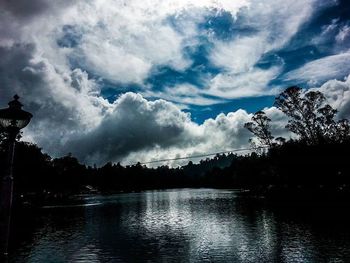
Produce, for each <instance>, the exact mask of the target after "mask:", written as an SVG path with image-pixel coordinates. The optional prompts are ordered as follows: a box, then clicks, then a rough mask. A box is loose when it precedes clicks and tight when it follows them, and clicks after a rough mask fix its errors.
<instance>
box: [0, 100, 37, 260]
mask: <svg viewBox="0 0 350 263" xmlns="http://www.w3.org/2000/svg"><path fill="white" fill-rule="evenodd" d="M13 98H14V100H12V101H10V102H9V103H8V105H9V107H8V108H5V109H0V126H1V127H2V129H3V130H4V132H5V133H6V139H7V141H8V153H7V154H8V155H7V163H6V165H7V167H6V172H5V174H4V175H3V176H2V178H1V179H2V180H1V188H0V189H1V192H0V224H1V225H0V235H1V236H0V241H1V244H0V247H1V253H2V254H3V255H7V254H8V243H9V235H10V221H11V207H12V197H13V158H14V151H15V142H16V137H17V135H18V134H19V132H20V130H21V129H22V128H24V127H26V126H27V125H28V123H29V122H30V119H31V118H32V116H33V115H32V114H31V113H29V112H26V111H24V110H22V106H23V105H22V103H20V102H19V101H18V99H19V97H18V95H15V96H14V97H13Z"/></svg>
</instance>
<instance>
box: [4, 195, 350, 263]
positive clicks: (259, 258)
mask: <svg viewBox="0 0 350 263" xmlns="http://www.w3.org/2000/svg"><path fill="white" fill-rule="evenodd" d="M85 202H86V205H84V206H77V205H72V206H68V207H47V208H45V209H42V210H41V211H39V212H36V214H35V215H28V216H27V217H26V218H25V217H21V218H17V222H16V224H17V226H16V228H15V230H14V231H13V233H14V235H15V238H14V240H12V252H11V255H10V260H9V261H10V262H21V263H23V262H45V263H50V262H55V263H58V262H80V263H83V262H89V263H90V262H350V238H349V237H350V236H349V234H350V228H349V226H348V221H347V219H345V218H344V217H342V213H340V214H339V213H337V211H333V212H334V214H332V213H333V212H332V211H328V210H327V209H326V210H325V208H321V209H319V208H317V209H315V211H310V208H307V209H300V207H294V208H287V209H283V210H281V209H279V208H268V207H266V206H264V205H262V204H256V203H255V202H251V201H247V200H244V199H242V198H239V197H238V194H237V192H235V191H229V190H212V189H197V190H193V189H183V190H169V191H148V192H142V193H130V194H118V195H112V196H91V197H86V200H85ZM340 210H341V209H340Z"/></svg>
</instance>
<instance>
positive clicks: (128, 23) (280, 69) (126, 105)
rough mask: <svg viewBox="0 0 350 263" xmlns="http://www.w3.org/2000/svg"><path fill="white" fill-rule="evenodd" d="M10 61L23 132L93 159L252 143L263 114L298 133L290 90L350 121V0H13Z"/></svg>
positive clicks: (3, 37)
mask: <svg viewBox="0 0 350 263" xmlns="http://www.w3.org/2000/svg"><path fill="white" fill-rule="evenodd" d="M0 58H1V59H0V105H1V107H5V106H6V103H7V102H8V101H9V100H10V99H11V98H12V96H13V95H14V94H16V93H17V94H18V95H19V96H20V97H21V101H22V103H23V104H24V105H25V106H24V109H25V110H27V111H30V112H31V113H33V115H34V117H33V119H32V121H31V123H30V125H29V126H28V127H27V128H26V129H25V130H24V134H23V135H24V136H23V139H24V140H27V141H31V142H33V143H36V144H38V146H39V147H41V148H42V149H43V151H44V152H46V153H48V154H50V155H52V156H53V157H59V156H63V155H66V154H67V153H72V154H73V155H74V156H76V157H78V159H79V160H80V161H81V162H83V163H85V164H89V165H92V164H97V165H102V164H104V163H106V162H108V161H111V162H121V163H122V164H132V163H136V162H138V161H140V162H147V161H152V160H158V159H164V158H166V159H167V158H176V157H182V156H188V155H198V154H203V153H204V154H205V153H212V152H221V151H229V150H232V149H239V148H245V147H247V146H249V143H248V140H249V138H250V137H251V134H250V133H249V131H247V130H246V129H244V127H243V126H244V123H245V122H247V121H249V120H250V118H251V116H252V113H254V112H256V111H258V110H261V109H264V110H265V111H266V113H267V114H268V116H269V117H270V118H271V119H272V133H273V135H274V136H276V137H277V136H284V137H286V138H287V139H288V138H290V136H291V134H290V133H288V131H286V130H285V128H284V126H285V124H286V121H287V120H286V118H285V116H284V115H283V114H282V113H281V112H280V111H279V110H278V109H276V108H275V107H273V102H274V98H275V96H276V95H277V94H279V92H281V91H282V90H283V89H285V88H287V87H288V86H291V85H299V86H300V87H303V88H305V90H307V89H315V90H320V91H322V92H323V93H324V94H325V95H326V97H327V100H328V102H329V103H330V104H331V105H332V106H334V107H335V108H337V109H338V111H339V113H338V116H337V117H338V118H349V117H350V90H349V89H350V78H349V77H348V76H349V75H350V3H349V1H346V0H322V1H320V0H271V1H263V0H201V1H198V0H84V1H83V0H77V1H70V0H56V1H50V0H32V1H26V0H11V1H10V0H0ZM183 162H184V161H183ZM186 162H187V161H186ZM167 164H169V165H176V164H181V163H179V162H176V163H175V162H170V163H167Z"/></svg>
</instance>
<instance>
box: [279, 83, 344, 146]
mask: <svg viewBox="0 0 350 263" xmlns="http://www.w3.org/2000/svg"><path fill="white" fill-rule="evenodd" d="M325 101H326V98H325V96H324V95H323V94H322V93H321V92H320V91H309V92H307V93H303V92H302V89H301V88H299V87H297V86H292V87H289V88H287V89H286V90H285V91H283V92H282V93H281V94H280V95H279V96H277V97H276V99H275V104H274V105H275V106H276V107H277V108H279V109H280V110H281V111H282V112H283V113H285V114H286V115H287V116H288V117H289V120H288V124H287V126H286V128H287V129H289V130H290V131H292V132H294V133H295V134H297V135H299V136H300V139H301V140H303V141H305V142H306V143H308V144H316V143H319V142H320V141H323V140H327V141H335V140H337V137H339V132H340V131H342V132H343V133H344V132H346V130H347V127H348V124H347V122H345V121H343V120H342V121H338V122H336V121H335V120H334V118H335V116H336V113H337V110H335V109H333V108H332V107H331V106H330V105H329V104H326V103H325ZM343 136H344V135H342V136H341V137H343Z"/></svg>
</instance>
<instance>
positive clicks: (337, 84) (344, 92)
mask: <svg viewBox="0 0 350 263" xmlns="http://www.w3.org/2000/svg"><path fill="white" fill-rule="evenodd" d="M316 90H319V91H321V92H322V93H323V94H324V95H325V96H326V98H327V102H328V103H329V104H330V105H331V106H332V107H333V108H335V109H337V110H338V118H340V119H343V118H346V119H350V76H348V77H347V78H346V80H344V81H339V80H335V79H334V80H329V81H327V82H326V83H324V84H323V85H322V86H321V87H319V88H316Z"/></svg>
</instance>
